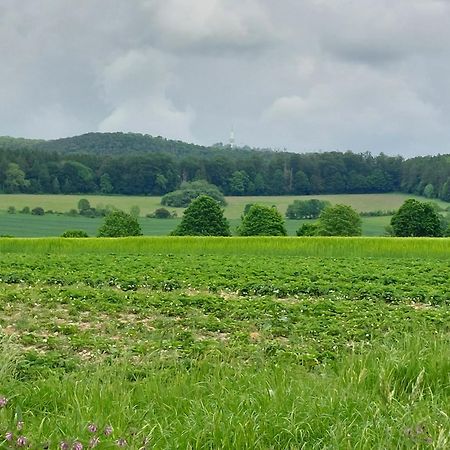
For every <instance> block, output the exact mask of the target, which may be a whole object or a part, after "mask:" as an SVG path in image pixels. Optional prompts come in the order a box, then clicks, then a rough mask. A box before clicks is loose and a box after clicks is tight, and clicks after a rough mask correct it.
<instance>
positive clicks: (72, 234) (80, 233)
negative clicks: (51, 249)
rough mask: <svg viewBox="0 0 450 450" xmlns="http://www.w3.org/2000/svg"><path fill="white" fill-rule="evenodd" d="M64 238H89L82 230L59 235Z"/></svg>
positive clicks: (68, 231)
mask: <svg viewBox="0 0 450 450" xmlns="http://www.w3.org/2000/svg"><path fill="white" fill-rule="evenodd" d="M61 237H65V238H87V237H89V236H88V234H87V233H86V231H83V230H67V231H64V233H63V234H62V235H61Z"/></svg>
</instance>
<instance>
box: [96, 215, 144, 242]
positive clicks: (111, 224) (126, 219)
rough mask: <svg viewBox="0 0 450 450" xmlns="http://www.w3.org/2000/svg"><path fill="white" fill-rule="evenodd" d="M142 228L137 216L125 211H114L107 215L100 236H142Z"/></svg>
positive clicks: (99, 232)
mask: <svg viewBox="0 0 450 450" xmlns="http://www.w3.org/2000/svg"><path fill="white" fill-rule="evenodd" d="M141 235H142V230H141V227H140V225H139V223H138V221H137V219H136V218H135V217H132V216H131V215H130V214H127V213H125V212H123V211H114V212H112V213H111V214H109V215H107V216H106V217H105V220H104V222H103V225H102V226H101V227H100V229H99V230H98V237H122V236H141Z"/></svg>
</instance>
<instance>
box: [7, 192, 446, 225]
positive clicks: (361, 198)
mask: <svg viewBox="0 0 450 450" xmlns="http://www.w3.org/2000/svg"><path fill="white" fill-rule="evenodd" d="M80 198H86V199H87V200H89V202H90V204H91V206H93V207H105V206H106V205H112V206H114V207H116V208H118V209H121V210H123V211H129V210H130V208H131V206H133V205H136V206H138V207H139V208H140V210H141V215H143V216H145V215H146V214H148V213H151V212H153V211H154V210H155V209H157V208H160V207H161V205H160V201H161V197H138V196H106V195H84V194H79V195H44V194H43V195H35V194H0V211H6V210H7V209H8V207H9V206H14V207H15V208H16V209H17V210H21V209H22V208H24V207H25V206H28V207H29V208H31V209H32V208H35V207H37V206H40V207H42V208H44V209H45V210H53V211H58V212H66V211H69V210H70V209H73V208H75V209H76V208H77V204H78V201H79V200H80ZM311 198H317V199H320V200H328V201H330V202H331V203H332V204H336V203H342V204H345V205H350V206H352V207H353V208H355V209H356V210H357V211H359V212H363V211H376V210H387V211H389V210H393V209H397V208H399V207H400V206H401V205H402V204H403V202H404V201H405V200H407V199H408V198H416V199H418V200H421V201H426V200H427V199H425V198H424V197H417V196H414V195H409V194H400V193H396V194H347V195H312V196H301V195H299V196H277V197H262V196H260V197H226V201H227V203H228V205H227V206H226V207H225V215H226V217H227V218H228V219H239V218H240V217H241V214H242V212H243V210H244V207H245V205H246V204H248V203H258V204H261V205H266V206H272V205H276V206H277V208H278V210H279V211H280V212H281V213H282V214H284V213H285V212H286V208H287V207H288V205H289V204H290V203H292V202H293V201H294V200H296V199H298V200H308V199H311ZM433 202H434V203H436V204H438V205H439V206H441V207H442V208H444V209H445V208H447V207H448V206H449V204H448V203H445V202H442V201H440V200H436V199H433ZM168 209H169V210H171V211H172V210H173V211H176V212H177V213H178V215H179V216H180V217H181V215H182V213H183V208H171V207H169V208H168Z"/></svg>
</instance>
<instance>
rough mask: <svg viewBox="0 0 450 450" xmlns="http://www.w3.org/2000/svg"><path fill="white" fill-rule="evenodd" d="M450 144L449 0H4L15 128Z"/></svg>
mask: <svg viewBox="0 0 450 450" xmlns="http://www.w3.org/2000/svg"><path fill="white" fill-rule="evenodd" d="M232 129H233V130H234V133H235V141H236V144H237V145H241V146H243V145H248V146H251V147H265V148H267V147H271V148H274V149H278V150H283V149H286V150H288V151H293V152H299V153H302V152H308V151H334V150H337V151H346V150H351V151H353V152H357V153H359V152H365V151H370V152H372V153H373V154H378V153H380V152H384V153H386V154H389V155H397V154H399V155H402V156H405V157H409V156H414V155H426V154H437V153H450V0H353V1H351V0H39V1H36V0H20V1H17V0H0V135H9V136H15V137H28V138H43V139H54V138H59V137H66V136H73V135H78V134H82V133H86V132H91V131H102V132H103V131H104V132H106V131H124V132H138V133H145V134H150V135H153V136H164V137H167V138H170V139H179V140H183V141H187V142H194V143H198V144H203V145H211V144H214V143H217V142H223V143H225V144H227V143H228V141H229V137H230V132H231V130H232Z"/></svg>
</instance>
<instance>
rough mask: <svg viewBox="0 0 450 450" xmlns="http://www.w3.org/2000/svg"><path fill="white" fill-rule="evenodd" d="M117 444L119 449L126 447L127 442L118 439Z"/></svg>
mask: <svg viewBox="0 0 450 450" xmlns="http://www.w3.org/2000/svg"><path fill="white" fill-rule="evenodd" d="M116 444H117V446H118V447H126V446H127V441H126V440H125V439H124V438H120V439H117V441H116Z"/></svg>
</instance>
